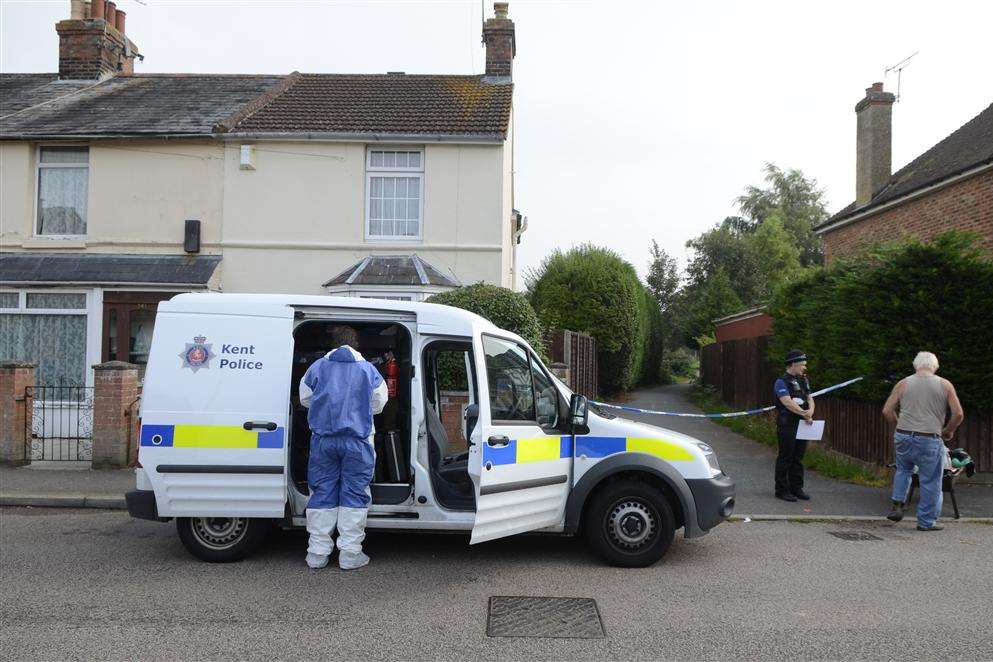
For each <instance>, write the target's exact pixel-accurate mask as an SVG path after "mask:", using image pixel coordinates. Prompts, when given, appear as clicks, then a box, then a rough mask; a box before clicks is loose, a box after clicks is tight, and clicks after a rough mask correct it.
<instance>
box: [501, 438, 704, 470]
mask: <svg viewBox="0 0 993 662" xmlns="http://www.w3.org/2000/svg"><path fill="white" fill-rule="evenodd" d="M625 452H627V453H647V454H648V455H654V456H655V457H658V458H661V459H663V460H666V461H669V462H692V461H693V460H695V459H696V457H695V456H694V455H693V454H692V453H691V452H690V451H688V450H687V449H685V448H684V447H682V446H681V445H679V444H677V443H674V442H671V441H666V440H665V439H649V438H642V437H593V436H586V437H576V456H577V457H578V456H580V455H585V456H586V457H588V458H593V459H599V458H604V457H608V456H610V455H614V454H615V453H625ZM572 454H573V452H572V437H526V438H522V439H511V440H510V443H509V444H507V445H506V446H504V447H502V448H493V447H492V446H490V445H489V444H483V462H489V463H491V464H493V465H494V466H496V465H501V464H526V463H528V462H547V461H549V460H559V459H562V458H567V457H572Z"/></svg>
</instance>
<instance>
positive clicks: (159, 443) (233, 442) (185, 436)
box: [141, 425, 286, 448]
mask: <svg viewBox="0 0 993 662" xmlns="http://www.w3.org/2000/svg"><path fill="white" fill-rule="evenodd" d="M285 437H286V434H285V430H284V429H283V428H281V427H280V428H276V429H275V430H273V431H272V432H269V431H268V430H246V429H245V428H243V427H242V426H240V425H142V426H141V445H142V446H152V447H158V448H282V447H283V440H284V439H285Z"/></svg>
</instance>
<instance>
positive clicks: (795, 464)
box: [776, 418, 807, 494]
mask: <svg viewBox="0 0 993 662" xmlns="http://www.w3.org/2000/svg"><path fill="white" fill-rule="evenodd" d="M799 423H800V421H799V420H798V419H796V418H784V419H780V420H777V421H776V435H777V436H778V437H779V455H777V456H776V494H782V493H784V492H786V493H796V492H799V491H800V490H802V489H803V454H804V453H805V452H807V440H806V439H797V438H796V430H797V426H798V425H799Z"/></svg>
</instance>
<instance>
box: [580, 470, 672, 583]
mask: <svg viewBox="0 0 993 662" xmlns="http://www.w3.org/2000/svg"><path fill="white" fill-rule="evenodd" d="M675 523H676V522H675V517H673V514H672V506H671V505H670V504H669V500H668V499H667V498H666V496H665V494H664V493H663V492H662V491H661V490H659V489H657V488H655V487H653V486H652V485H649V484H648V483H643V482H641V481H637V480H621V481H617V482H616V483H610V484H608V485H606V486H605V487H604V488H603V489H601V490H599V491H597V492H596V493H595V494H594V495H593V497H592V498H591V499H590V502H589V503H588V504H587V506H586V508H585V512H584V517H583V532H584V534H585V535H586V541H587V543H588V544H589V546H590V548H591V549H592V550H593V553H594V554H596V555H597V556H599V557H600V558H602V559H603V560H604V561H606V562H607V563H609V564H611V565H616V566H621V567H625V568H640V567H644V566H648V565H651V564H653V563H655V562H656V561H658V560H659V559H660V558H662V557H663V556H664V555H665V553H666V552H667V551H668V550H669V546H670V545H671V544H672V540H673V538H674V537H675V533H676V528H675Z"/></svg>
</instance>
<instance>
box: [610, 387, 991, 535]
mask: <svg viewBox="0 0 993 662" xmlns="http://www.w3.org/2000/svg"><path fill="white" fill-rule="evenodd" d="M689 390H690V386H689V385H686V384H671V385H667V386H660V387H655V388H651V389H642V390H639V391H635V392H634V393H633V395H634V397H633V399H632V400H630V401H628V402H625V403H624V404H627V405H630V406H632V407H640V408H642V409H656V410H663V411H679V412H695V413H698V412H700V410H699V409H697V408H696V407H695V406H694V405H693V404H692V403H691V402H690V400H689V398H688V394H689ZM623 417H624V418H630V419H632V420H637V421H642V422H644V423H650V424H652V425H657V426H660V427H666V428H669V429H671V430H675V431H677V432H682V433H684V434H688V435H691V436H693V437H696V438H697V439H700V440H701V441H705V442H707V443H708V444H711V445H712V446H713V447H714V448H716V449H717V457H718V459H719V460H720V463H721V468H723V469H724V471H725V472H727V473H728V474H729V475H731V476H732V477H733V478H734V480H735V483H736V485H737V491H738V496H737V507H736V508H735V514H737V515H756V514H758V515H806V516H816V515H845V516H851V515H868V516H882V515H885V514H886V513H887V512H889V491H888V490H886V489H882V488H875V487H863V486H861V485H852V484H850V483H845V482H842V481H838V480H833V479H831V478H825V477H823V476H820V475H818V474H816V473H813V472H810V471H808V472H807V474H806V481H805V485H804V489H805V490H806V491H807V492H808V493H810V495H811V497H812V498H811V500H810V501H806V502H803V501H800V502H797V503H788V502H786V501H780V500H779V499H776V498H775V497H774V496H773V465H774V463H775V461H776V451H775V450H774V449H772V448H769V447H768V446H765V445H763V444H760V443H758V442H755V441H752V440H751V439H748V438H746V437H743V436H741V435H739V434H737V433H735V432H732V431H731V430H729V429H728V428H725V427H723V426H720V425H718V424H716V423H713V422H711V421H709V420H706V419H702V418H680V417H676V416H652V415H642V414H629V413H627V412H624V413H623ZM956 495H957V497H958V502H959V512H960V514H961V515H962V516H963V517H993V487H991V486H988V485H963V484H959V485H958V486H957V487H956ZM915 500H916V496H915ZM942 516H943V517H947V518H950V517H952V516H953V513H952V503H951V499H949V498H948V495H947V494H946V495H945V505H944V512H943V515H942Z"/></svg>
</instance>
